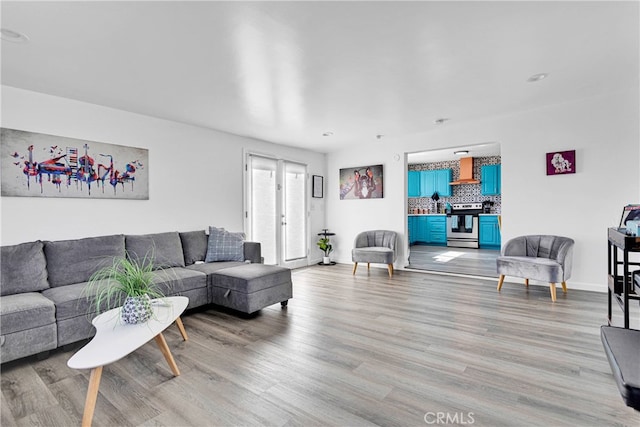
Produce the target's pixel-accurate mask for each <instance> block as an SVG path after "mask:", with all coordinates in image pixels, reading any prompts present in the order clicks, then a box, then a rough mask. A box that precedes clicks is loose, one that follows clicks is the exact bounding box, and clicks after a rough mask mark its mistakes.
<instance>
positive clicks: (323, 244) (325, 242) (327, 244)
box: [317, 236, 333, 264]
mask: <svg viewBox="0 0 640 427" xmlns="http://www.w3.org/2000/svg"><path fill="white" fill-rule="evenodd" d="M317 244H318V247H319V248H320V250H321V251H322V252H324V256H323V257H322V263H323V264H331V258H329V254H330V253H331V251H333V246H331V241H330V240H329V238H328V237H327V236H323V237H321V238H320V240H318V243H317Z"/></svg>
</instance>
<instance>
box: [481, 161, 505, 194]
mask: <svg viewBox="0 0 640 427" xmlns="http://www.w3.org/2000/svg"><path fill="white" fill-rule="evenodd" d="M480 174H481V177H480V194H482V195H483V196H497V195H499V194H500V191H501V188H500V178H501V175H502V167H501V165H486V166H482V167H481V168H480Z"/></svg>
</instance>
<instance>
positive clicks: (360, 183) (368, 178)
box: [340, 165, 383, 200]
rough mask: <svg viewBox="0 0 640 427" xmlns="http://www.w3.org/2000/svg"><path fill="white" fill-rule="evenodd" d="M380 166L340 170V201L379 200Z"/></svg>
mask: <svg viewBox="0 0 640 427" xmlns="http://www.w3.org/2000/svg"><path fill="white" fill-rule="evenodd" d="M382 194H383V193H382V165H375V166H356V167H353V168H345V169H340V200H347V199H381V198H382Z"/></svg>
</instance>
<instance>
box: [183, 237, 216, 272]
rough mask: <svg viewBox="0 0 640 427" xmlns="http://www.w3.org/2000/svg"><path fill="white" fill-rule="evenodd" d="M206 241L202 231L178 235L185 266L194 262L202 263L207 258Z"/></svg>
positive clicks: (206, 238)
mask: <svg viewBox="0 0 640 427" xmlns="http://www.w3.org/2000/svg"><path fill="white" fill-rule="evenodd" d="M208 239H209V238H208V236H207V233H205V231H204V230H199V231H187V232H183V233H180V241H181V242H182V252H183V253H184V263H185V265H191V264H193V263H195V262H196V261H204V259H205V258H206V257H207V244H208Z"/></svg>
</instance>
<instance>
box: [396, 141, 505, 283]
mask: <svg viewBox="0 0 640 427" xmlns="http://www.w3.org/2000/svg"><path fill="white" fill-rule="evenodd" d="M406 158H407V175H406V179H407V194H406V195H407V197H406V199H405V212H406V219H407V221H406V225H407V236H408V239H407V248H406V254H407V258H406V262H405V267H406V268H410V269H417V270H425V271H435V272H443V273H453V274H465V275H473V276H484V277H498V274H497V272H496V258H497V257H498V256H499V255H500V247H501V241H500V229H501V223H502V217H501V215H502V211H501V208H502V196H501V182H500V179H501V173H500V170H501V163H502V159H501V155H500V144H499V143H497V142H491V143H483V144H475V145H467V146H464V147H451V148H446V149H438V150H429V151H422V152H416V153H407V154H406Z"/></svg>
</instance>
